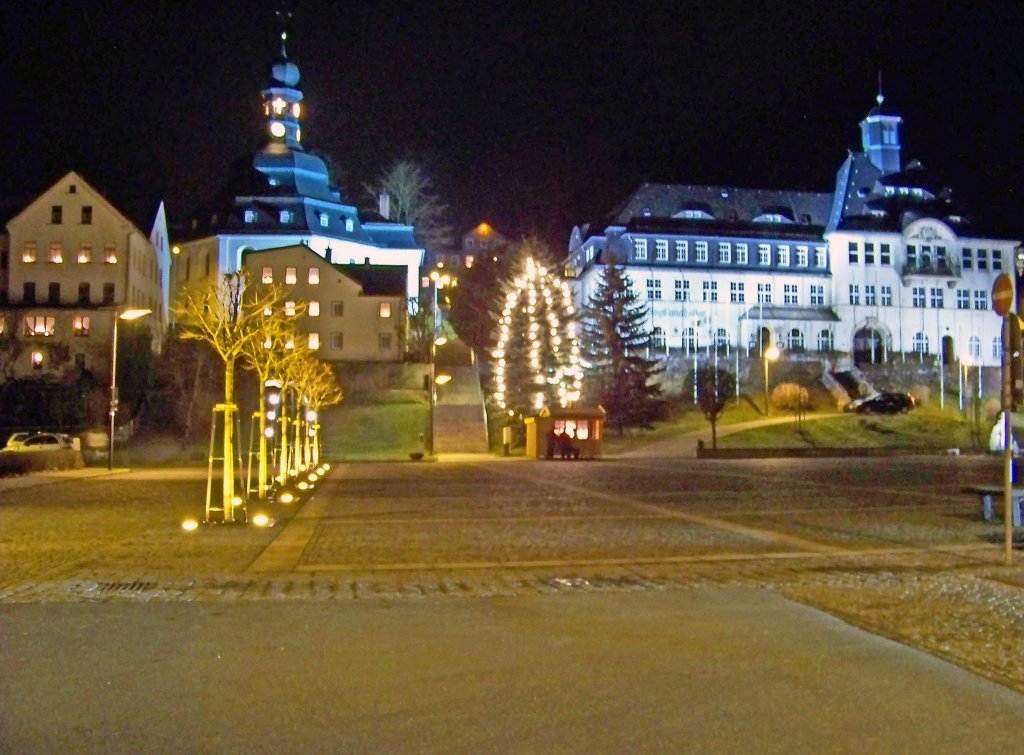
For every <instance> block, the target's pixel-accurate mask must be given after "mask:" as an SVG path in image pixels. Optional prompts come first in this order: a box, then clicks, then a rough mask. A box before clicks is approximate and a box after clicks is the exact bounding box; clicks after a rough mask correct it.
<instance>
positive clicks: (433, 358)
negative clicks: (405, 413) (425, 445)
mask: <svg viewBox="0 0 1024 755" xmlns="http://www.w3.org/2000/svg"><path fill="white" fill-rule="evenodd" d="M435 290H436V289H435ZM446 343H448V339H447V338H445V337H444V336H438V335H437V334H436V332H435V338H434V339H433V340H432V341H431V342H430V386H429V387H430V455H431V456H433V455H434V407H435V406H436V405H437V386H438V382H437V381H438V380H440V379H441V377H443V376H438V375H437V347H438V346H444V345H445V344H446ZM450 379H451V378H449V380H450ZM445 382H447V381H445Z"/></svg>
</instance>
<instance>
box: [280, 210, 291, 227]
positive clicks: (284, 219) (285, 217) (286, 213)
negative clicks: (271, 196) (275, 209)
mask: <svg viewBox="0 0 1024 755" xmlns="http://www.w3.org/2000/svg"><path fill="white" fill-rule="evenodd" d="M280 219H281V225H285V224H286V223H290V222H292V213H291V211H290V210H281V214H280Z"/></svg>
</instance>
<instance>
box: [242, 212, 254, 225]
mask: <svg viewBox="0 0 1024 755" xmlns="http://www.w3.org/2000/svg"><path fill="white" fill-rule="evenodd" d="M242 215H243V219H244V220H245V222H246V223H255V222H256V211H255V210H246V211H245V212H244V213H242Z"/></svg>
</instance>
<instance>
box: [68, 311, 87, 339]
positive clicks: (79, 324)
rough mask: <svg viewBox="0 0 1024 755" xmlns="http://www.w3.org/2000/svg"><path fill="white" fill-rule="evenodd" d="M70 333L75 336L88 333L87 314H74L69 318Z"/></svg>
mask: <svg viewBox="0 0 1024 755" xmlns="http://www.w3.org/2000/svg"><path fill="white" fill-rule="evenodd" d="M71 334H72V335H75V336H87V335H89V316H88V315H75V316H74V318H72V320H71Z"/></svg>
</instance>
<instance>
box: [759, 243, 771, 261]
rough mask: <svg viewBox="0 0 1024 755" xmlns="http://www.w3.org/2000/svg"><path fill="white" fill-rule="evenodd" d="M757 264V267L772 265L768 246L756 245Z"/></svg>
mask: <svg viewBox="0 0 1024 755" xmlns="http://www.w3.org/2000/svg"><path fill="white" fill-rule="evenodd" d="M757 264H758V265H770V264H772V247H771V245H770V244H758V245H757Z"/></svg>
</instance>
